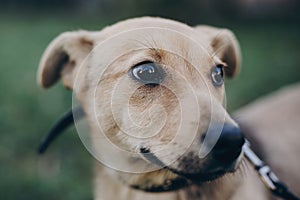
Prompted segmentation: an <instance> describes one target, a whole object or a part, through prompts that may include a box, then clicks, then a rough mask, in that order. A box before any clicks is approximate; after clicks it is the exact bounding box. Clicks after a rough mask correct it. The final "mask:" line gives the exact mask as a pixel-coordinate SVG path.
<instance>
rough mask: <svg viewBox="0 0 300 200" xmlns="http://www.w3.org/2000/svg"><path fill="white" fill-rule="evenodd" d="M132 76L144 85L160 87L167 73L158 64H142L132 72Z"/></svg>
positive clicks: (132, 69)
mask: <svg viewBox="0 0 300 200" xmlns="http://www.w3.org/2000/svg"><path fill="white" fill-rule="evenodd" d="M130 76H131V77H132V78H133V79H135V80H137V81H139V82H140V83H142V84H144V85H151V86H155V85H159V84H161V83H162V81H163V80H164V77H165V72H164V70H163V69H162V68H161V66H159V65H158V64H156V63H152V62H147V63H141V64H138V65H136V66H134V67H133V68H131V70H130Z"/></svg>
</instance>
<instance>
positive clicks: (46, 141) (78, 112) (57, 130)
mask: <svg viewBox="0 0 300 200" xmlns="http://www.w3.org/2000/svg"><path fill="white" fill-rule="evenodd" d="M74 116H76V119H81V118H83V117H84V111H83V110H82V108H81V107H76V108H74V109H71V110H69V111H68V112H66V113H65V114H64V115H63V116H61V117H60V118H59V119H58V120H57V121H56V122H55V123H54V124H53V125H52V127H51V129H50V130H49V131H48V132H47V133H46V135H45V136H44V138H43V139H42V141H41V143H40V146H39V148H38V153H39V154H43V153H44V152H45V151H46V150H47V148H48V147H49V145H50V144H51V143H52V142H53V141H54V140H55V139H56V138H57V137H58V136H59V135H60V134H61V133H62V132H63V131H64V130H65V129H66V128H68V127H69V126H71V125H73V124H74Z"/></svg>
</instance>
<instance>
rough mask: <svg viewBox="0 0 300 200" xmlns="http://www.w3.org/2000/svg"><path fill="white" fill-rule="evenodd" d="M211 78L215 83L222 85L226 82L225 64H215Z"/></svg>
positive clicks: (218, 85)
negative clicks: (224, 76)
mask: <svg viewBox="0 0 300 200" xmlns="http://www.w3.org/2000/svg"><path fill="white" fill-rule="evenodd" d="M211 80H212V82H213V84H214V85H215V86H217V87H220V86H221V85H223V83H224V79H223V65H217V66H215V67H214V68H213V69H212V71H211Z"/></svg>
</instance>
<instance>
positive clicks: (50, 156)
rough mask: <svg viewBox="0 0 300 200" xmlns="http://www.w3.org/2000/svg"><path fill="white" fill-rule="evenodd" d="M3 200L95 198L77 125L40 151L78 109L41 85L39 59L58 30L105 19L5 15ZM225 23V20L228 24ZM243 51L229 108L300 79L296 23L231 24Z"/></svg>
mask: <svg viewBox="0 0 300 200" xmlns="http://www.w3.org/2000/svg"><path fill="white" fill-rule="evenodd" d="M0 24H1V30H0V32H1V37H0V44H1V46H0V90H1V96H0V97H1V104H0V127H1V133H0V160H1V165H0V199H6V200H10V199H11V200H16V199H17V200H25V199H43V200H48V199H49V200H50V199H51V200H53V199H91V198H92V179H91V177H92V167H91V166H92V158H91V156H90V154H89V153H88V152H87V151H86V150H85V148H84V147H83V145H82V144H81V142H80V139H79V138H78V136H77V134H76V133H75V132H74V129H72V130H69V131H67V132H66V133H65V135H64V136H63V137H61V138H59V139H58V140H57V142H55V144H53V145H52V146H51V148H50V149H49V151H48V152H47V153H46V155H45V156H43V157H39V156H38V155H37V154H36V148H37V146H38V144H39V141H40V139H41V137H42V135H43V134H44V133H45V131H46V130H48V128H49V126H50V124H52V122H53V120H54V119H56V118H57V116H59V115H60V114H61V113H63V112H64V111H65V110H67V109H68V108H70V107H71V93H70V92H69V91H66V90H65V89H64V88H63V87H62V86H61V84H58V85H56V86H55V87H53V88H51V89H50V90H48V91H43V90H41V89H39V88H38V87H37V86H36V70H37V66H38V62H39V58H40V57H41V54H42V52H43V50H44V49H45V48H46V46H47V44H48V43H49V42H50V41H51V40H52V39H53V38H54V37H55V36H56V35H58V34H59V33H61V32H64V31H68V30H74V29H79V28H82V29H100V27H102V25H103V24H104V23H102V24H101V23H99V24H98V23H96V22H95V20H94V21H87V20H84V19H82V20H77V19H60V18H59V17H45V16H38V17H34V16H32V17H17V16H9V15H5V16H2V17H0ZM224 26H226V24H225V25H224ZM229 28H232V29H233V30H234V31H235V33H236V34H237V37H238V38H239V41H240V43H241V47H242V50H243V68H242V70H241V73H240V76H239V77H237V78H236V79H234V80H227V81H226V82H227V85H226V88H227V98H228V107H229V109H230V110H234V109H236V108H238V107H240V106H242V105H245V104H247V103H249V102H251V101H252V100H254V99H255V98H257V97H258V96H261V95H263V94H265V93H268V92H270V91H273V90H275V89H278V88H280V87H281V86H283V85H286V84H290V83H293V82H297V81H299V79H300V75H299V70H300V67H299V66H298V65H299V63H300V56H299V55H300V51H299V46H300V42H299V39H298V37H299V35H300V30H299V29H297V28H296V27H295V26H292V25H281V26H279V27H278V26H277V25H266V26H254V25H252V26H250V25H249V26H247V25H243V24H236V25H234V26H231V25H229Z"/></svg>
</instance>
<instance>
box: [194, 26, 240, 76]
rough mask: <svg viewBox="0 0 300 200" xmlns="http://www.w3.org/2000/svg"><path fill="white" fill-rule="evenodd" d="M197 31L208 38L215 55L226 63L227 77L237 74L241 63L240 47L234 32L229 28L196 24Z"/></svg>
mask: <svg viewBox="0 0 300 200" xmlns="http://www.w3.org/2000/svg"><path fill="white" fill-rule="evenodd" d="M195 29H196V31H198V32H199V33H200V32H201V34H202V35H205V38H208V43H209V45H210V46H211V48H212V50H213V55H214V56H217V57H218V58H219V59H221V61H223V62H225V63H226V65H227V66H226V67H225V68H224V71H225V75H226V76H227V77H233V76H234V75H236V74H237V72H238V71H239V68H240V63H241V53H240V47H239V44H238V42H237V39H236V37H235V36H234V34H233V33H232V32H231V31H230V30H228V29H219V28H214V27H211V26H196V27H195Z"/></svg>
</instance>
